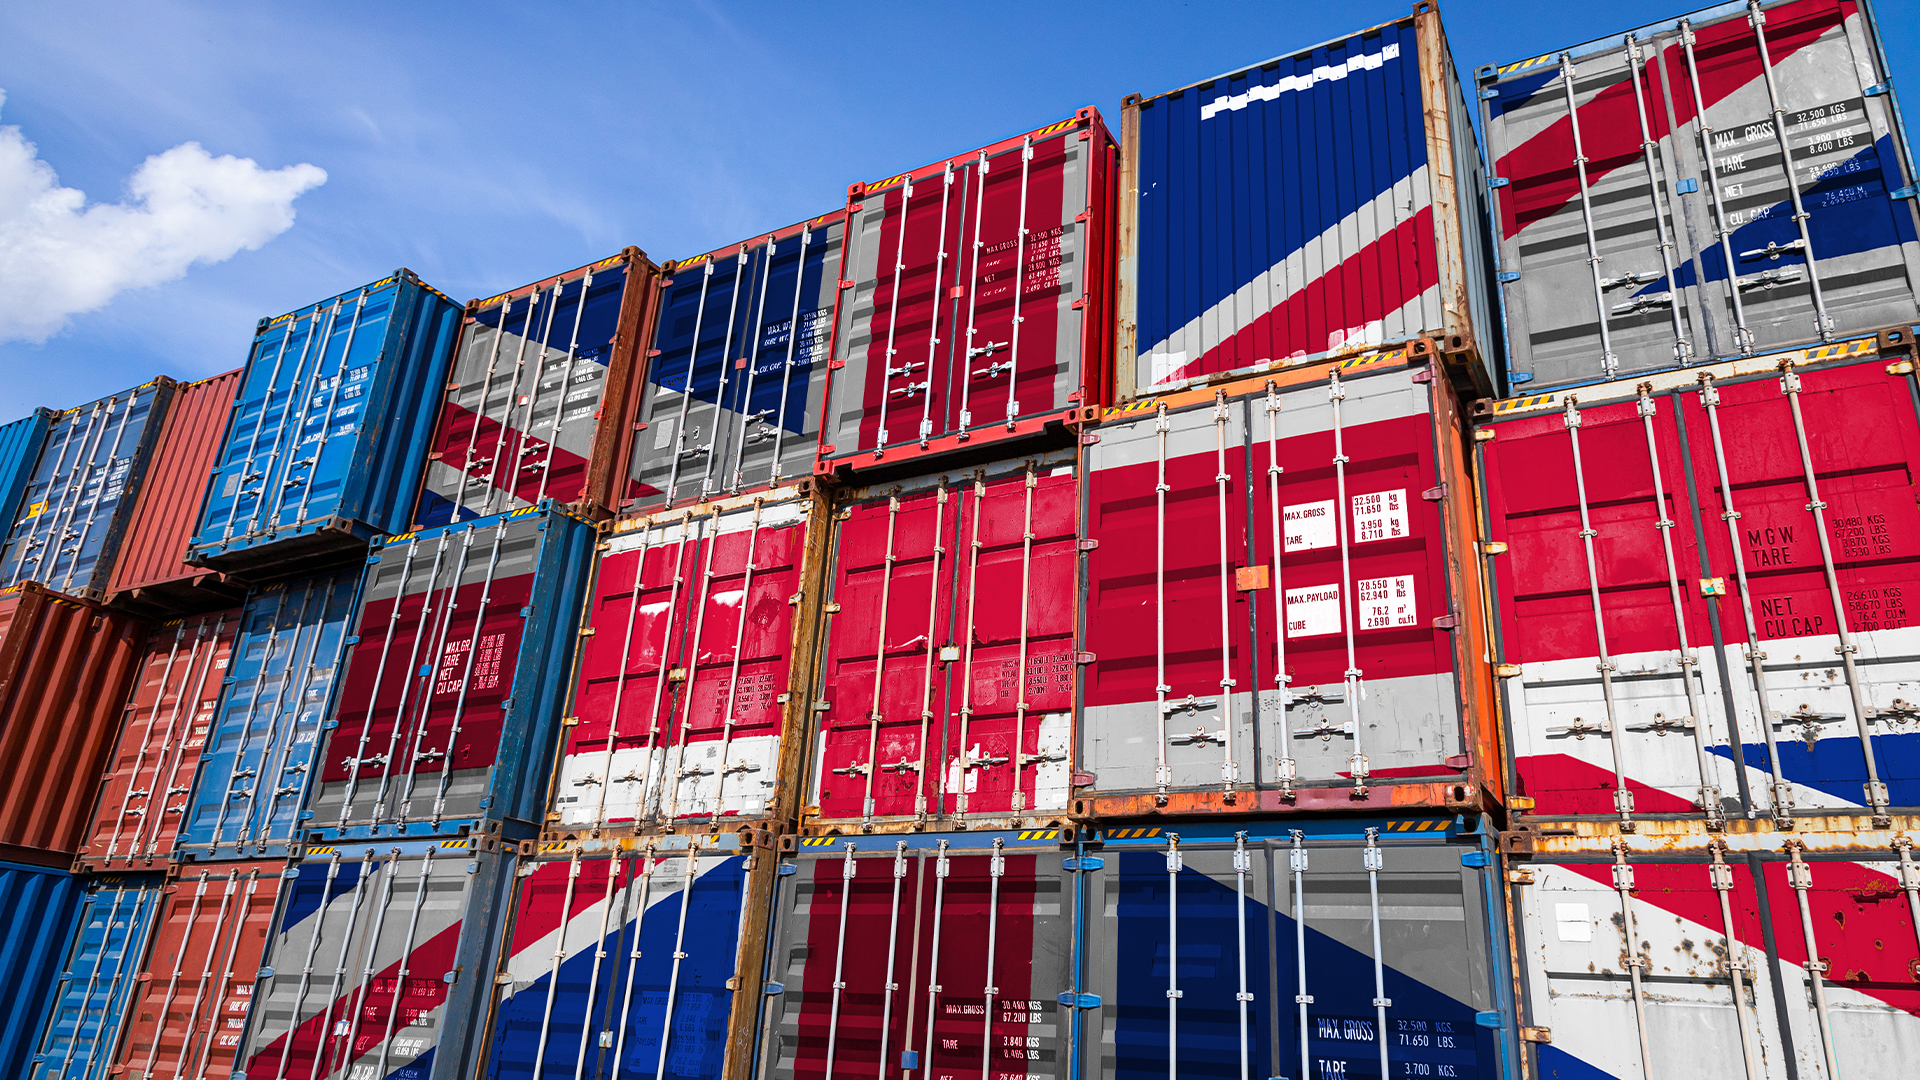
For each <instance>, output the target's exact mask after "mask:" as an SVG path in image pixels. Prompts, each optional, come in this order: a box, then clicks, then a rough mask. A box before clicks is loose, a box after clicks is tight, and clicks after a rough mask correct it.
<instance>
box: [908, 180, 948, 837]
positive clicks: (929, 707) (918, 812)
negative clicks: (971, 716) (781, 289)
mask: <svg viewBox="0 0 1920 1080" xmlns="http://www.w3.org/2000/svg"><path fill="white" fill-rule="evenodd" d="M949 171H951V167H949ZM946 516H947V484H946V481H945V480H942V481H941V482H940V486H939V487H937V488H935V489H934V493H933V569H932V570H931V571H930V572H929V573H928V574H927V663H926V670H925V671H923V672H922V673H921V680H920V742H919V743H918V746H919V758H918V760H917V761H916V762H915V764H914V767H913V777H914V789H913V790H914V794H913V813H914V816H915V817H918V818H925V817H926V816H927V740H928V739H929V738H930V737H931V736H932V730H931V729H932V725H933V665H934V662H935V661H936V660H937V659H938V658H939V656H940V647H939V646H938V645H935V644H934V635H935V634H936V633H937V632H938V630H939V615H940V557H941V556H942V555H944V554H946V551H947V549H946V548H945V547H943V546H941V540H942V539H944V538H945V536H946V533H945V531H944V530H945V527H946ZM945 751H946V748H945V747H942V748H941V755H940V757H941V762H940V764H941V765H942V766H944V765H945V764H946V752H945ZM941 809H945V807H942V808H941Z"/></svg>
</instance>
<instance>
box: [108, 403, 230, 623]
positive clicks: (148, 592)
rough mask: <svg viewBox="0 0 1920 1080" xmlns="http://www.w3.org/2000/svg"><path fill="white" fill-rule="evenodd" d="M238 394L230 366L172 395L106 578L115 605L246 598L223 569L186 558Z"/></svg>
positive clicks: (213, 603) (203, 607)
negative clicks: (189, 562)
mask: <svg viewBox="0 0 1920 1080" xmlns="http://www.w3.org/2000/svg"><path fill="white" fill-rule="evenodd" d="M239 392H240V372H239V371H229V372H227V373H226V374H224V375H215V376H214V377H213V378H211V379H202V380H200V381H199V382H192V383H187V384H186V385H184V386H182V387H180V389H179V391H178V392H177V393H176V394H174V398H173V404H172V405H171V406H170V407H169V408H168V409H167V418H166V421H165V422H164V423H163V424H162V425H161V426H160V435H159V442H158V443H157V444H156V445H155V446H154V449H153V457H152V459H151V460H150V461H149V462H148V464H147V468H146V478H145V479H144V480H143V481H142V483H141V484H140V485H139V492H140V493H139V497H138V498H137V499H136V500H135V501H134V504H133V516H132V517H131V518H130V519H129V520H128V522H127V534H126V538H125V540H123V541H122V543H121V545H120V555H119V558H117V559H116V560H115V561H114V564H113V575H112V577H110V578H109V579H108V581H107V585H106V592H107V599H108V600H109V601H110V602H111V603H113V604H114V605H115V606H117V607H125V608H128V609H130V610H133V611H138V612H141V613H143V614H147V615H150V616H163V615H179V614H186V615H197V614H199V613H200V612H203V611H209V610H212V609H215V608H223V607H231V606H233V605H234V604H237V603H239V602H240V601H241V600H243V599H245V598H246V592H245V590H244V589H243V588H242V587H241V586H239V585H238V584H235V583H232V582H230V581H228V580H227V578H226V576H225V575H223V574H219V573H215V572H213V571H210V570H202V569H200V568H199V567H194V566H188V565H187V564H186V557H187V541H188V539H190V538H191V537H192V535H193V526H194V523H195V522H197V521H198V520H200V503H201V500H203V499H204V498H206V494H207V476H208V475H209V474H210V473H211V472H212V471H213V463H214V459H215V458H216V457H218V456H219V453H220V439H221V437H222V436H223V435H225V433H226V429H227V416H228V414H229V413H230V412H232V410H233V399H234V396H235V395H236V394H238V393H239Z"/></svg>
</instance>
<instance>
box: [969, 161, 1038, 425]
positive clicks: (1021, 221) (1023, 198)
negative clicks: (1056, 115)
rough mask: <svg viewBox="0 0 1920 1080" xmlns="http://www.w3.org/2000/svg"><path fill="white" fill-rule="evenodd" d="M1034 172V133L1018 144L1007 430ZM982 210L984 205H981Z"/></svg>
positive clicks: (1014, 401)
mask: <svg viewBox="0 0 1920 1080" xmlns="http://www.w3.org/2000/svg"><path fill="white" fill-rule="evenodd" d="M1032 173H1033V136H1032V135H1028V136H1027V137H1026V138H1025V139H1023V140H1022V141H1021V143H1020V216H1019V218H1018V219H1017V220H1018V225H1017V226H1016V228H1017V229H1018V230H1019V231H1018V232H1016V233H1015V234H1014V242H1013V243H1014V246H1013V327H1012V329H1011V330H1009V331H1008V333H1007V430H1008V431H1012V430H1013V429H1014V418H1015V417H1017V416H1019V415H1020V401H1019V398H1018V396H1017V395H1018V393H1019V390H1020V324H1021V323H1024V322H1026V321H1027V317H1026V316H1024V315H1022V314H1020V302H1021V300H1023V299H1025V297H1024V296H1023V295H1022V294H1024V293H1025V292H1026V284H1027V278H1026V271H1027V231H1028V230H1027V180H1028V177H1030V176H1031V175H1032ZM981 209H982V210H985V209H986V207H985V206H984V205H982V206H981Z"/></svg>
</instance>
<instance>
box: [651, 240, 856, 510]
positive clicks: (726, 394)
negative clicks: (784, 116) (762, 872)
mask: <svg viewBox="0 0 1920 1080" xmlns="http://www.w3.org/2000/svg"><path fill="white" fill-rule="evenodd" d="M845 232H846V225H845V222H844V219H843V218H842V217H841V216H840V215H838V214H834V215H829V216H826V217H822V218H816V219H814V220H813V221H810V222H807V223H805V224H804V225H802V226H801V227H800V228H798V229H794V230H782V231H781V232H780V233H776V234H773V235H771V236H766V237H756V238H755V239H753V240H751V241H748V242H746V243H743V244H741V245H740V246H739V247H738V248H734V249H729V250H727V251H722V252H715V253H714V254H712V255H710V256H704V257H702V258H699V259H695V260H692V261H691V262H688V263H686V264H682V265H679V266H677V267H676V270H675V273H674V275H673V277H672V279H671V281H670V282H669V284H670V285H671V288H669V289H668V290H667V294H666V299H665V300H664V302H663V303H664V305H665V306H664V309H663V310H662V312H661V314H660V325H659V328H658V330H657V331H656V333H655V338H654V346H653V348H654V352H655V354H656V355H654V356H653V358H652V359H651V361H650V365H651V366H650V368H649V370H648V375H647V378H648V382H649V383H651V384H653V386H654V390H653V393H652V394H651V397H650V400H649V402H648V404H647V412H646V415H647V419H646V424H645V426H644V429H643V430H641V431H640V432H639V433H638V434H637V435H636V436H635V438H636V441H637V443H638V445H637V446H636V448H635V453H634V455H633V460H634V463H635V464H634V469H635V475H634V477H633V483H634V486H635V487H636V488H637V489H638V490H637V491H632V492H630V496H631V497H633V498H635V499H636V502H635V504H634V509H639V510H645V509H650V508H655V507H661V506H677V505H682V504H685V503H689V502H698V501H704V500H705V499H707V498H709V497H711V496H714V495H719V494H738V493H740V492H742V491H752V490H756V489H759V488H763V487H770V486H777V485H779V484H781V483H792V482H794V481H796V480H799V479H802V478H804V477H806V476H808V475H810V474H811V473H812V471H813V469H812V459H813V453H814V449H815V443H816V442H817V441H818V432H819V424H820V401H821V394H822V392H823V386H824V383H825V378H826V362H827V358H828V338H829V336H830V334H831V332H832V328H833V308H834V304H835V298H836V297H837V295H838V291H839V274H840V256H841V246H842V244H843V242H844V237H845ZM796 327H797V328H798V329H797V331H796ZM689 388H691V389H689Z"/></svg>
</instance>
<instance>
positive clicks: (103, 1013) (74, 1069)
mask: <svg viewBox="0 0 1920 1080" xmlns="http://www.w3.org/2000/svg"><path fill="white" fill-rule="evenodd" d="M165 885H166V879H165V878H164V877H163V876H161V875H159V874H110V875H104V876H99V877H90V878H88V879H86V895H85V897H84V898H83V899H82V900H81V901H80V916H79V919H78V920H77V922H78V925H77V927H76V928H75V930H74V932H73V940H72V943H71V944H69V945H68V946H67V955H66V962H65V964H64V966H63V967H62V968H61V970H60V975H59V980H58V982H57V983H56V984H55V991H54V1000H53V1009H52V1012H51V1013H50V1014H49V1015H48V1017H47V1022H46V1025H45V1028H44V1030H43V1031H41V1033H40V1042H39V1051H38V1052H37V1053H36V1054H34V1056H33V1062H32V1066H31V1067H30V1068H29V1069H28V1070H27V1071H26V1073H25V1074H24V1075H25V1076H26V1077H27V1078H28V1080H104V1078H105V1077H106V1076H107V1075H108V1068H109V1065H108V1063H109V1062H111V1061H112V1060H113V1052H114V1051H115V1050H117V1049H119V1046H120V1031H121V1025H122V1023H123V1022H124V1020H125V1018H126V1013H127V1003H128V1001H130V1000H131V999H132V997H133V994H134V991H135V988H136V987H137V985H138V983H137V982H136V978H137V976H138V975H139V973H140V968H141V965H142V964H143V963H144V962H145V960H146V957H147V935H148V934H150V933H152V931H153V927H154V918H153V917H154V913H155V912H157V911H158V910H159V908H160V898H161V890H162V889H163V887H164V886H165Z"/></svg>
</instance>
